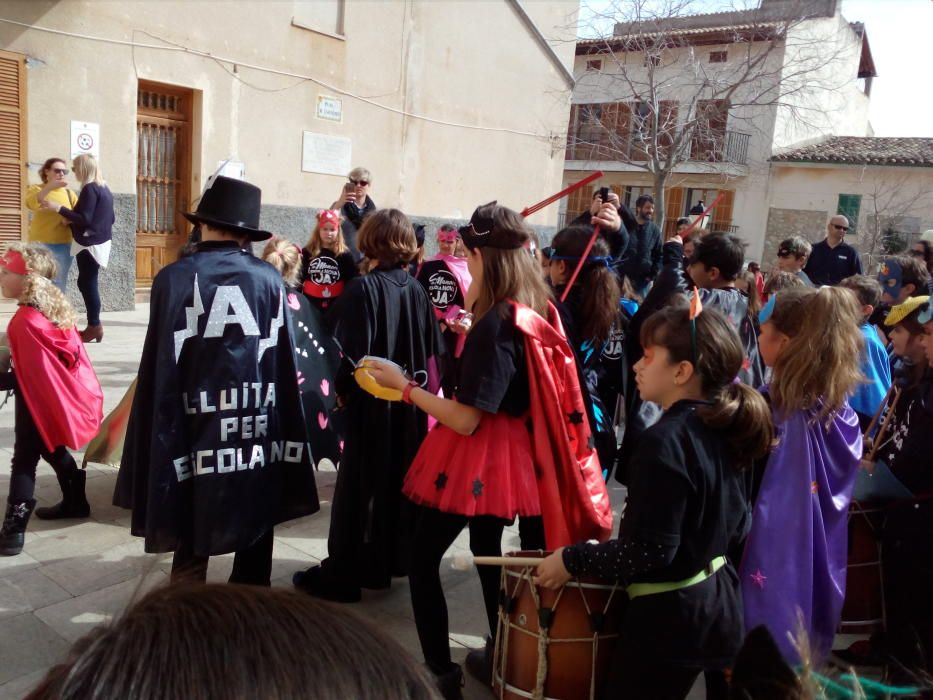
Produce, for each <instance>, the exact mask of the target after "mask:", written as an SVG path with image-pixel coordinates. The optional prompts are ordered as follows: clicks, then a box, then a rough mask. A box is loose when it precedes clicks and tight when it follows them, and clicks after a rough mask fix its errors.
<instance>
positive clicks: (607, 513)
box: [512, 302, 612, 550]
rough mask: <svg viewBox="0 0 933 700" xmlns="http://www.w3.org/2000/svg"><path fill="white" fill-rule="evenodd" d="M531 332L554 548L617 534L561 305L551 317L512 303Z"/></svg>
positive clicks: (529, 358) (545, 506) (548, 534)
mask: <svg viewBox="0 0 933 700" xmlns="http://www.w3.org/2000/svg"><path fill="white" fill-rule="evenodd" d="M512 303H513V306H514V307H515V325H516V326H517V327H518V329H519V330H520V331H522V333H523V334H524V335H525V359H526V362H527V364H528V382H529V386H530V390H531V391H530V394H531V395H530V398H531V420H532V428H533V429H532V452H533V455H534V462H535V465H536V467H537V468H538V469H539V470H540V471H541V478H540V479H538V492H539V496H540V499H541V515H542V517H543V519H544V534H545V539H546V541H547V547H548V549H551V550H553V549H556V548H557V547H563V546H565V545H569V544H573V543H574V542H580V541H583V540H589V539H595V540H599V541H601V542H602V541H605V540H607V539H609V537H610V536H611V535H612V507H611V505H610V504H609V492H608V491H607V490H606V482H605V481H604V480H603V474H602V469H601V468H600V465H599V458H598V457H597V455H596V450H595V449H594V448H593V439H592V433H591V432H590V426H589V423H588V421H587V418H586V408H585V406H584V404H583V393H582V392H581V390H580V382H579V380H578V378H577V367H576V361H575V360H574V356H573V350H571V348H570V345H568V343H567V338H566V334H565V333H564V328H563V325H562V324H561V322H560V316H559V315H558V313H557V309H556V308H554V306H553V305H552V304H548V320H547V321H545V319H543V318H541V316H539V315H538V314H537V313H535V312H534V311H532V310H531V309H530V308H528V307H527V306H523V305H521V304H518V303H515V302H512Z"/></svg>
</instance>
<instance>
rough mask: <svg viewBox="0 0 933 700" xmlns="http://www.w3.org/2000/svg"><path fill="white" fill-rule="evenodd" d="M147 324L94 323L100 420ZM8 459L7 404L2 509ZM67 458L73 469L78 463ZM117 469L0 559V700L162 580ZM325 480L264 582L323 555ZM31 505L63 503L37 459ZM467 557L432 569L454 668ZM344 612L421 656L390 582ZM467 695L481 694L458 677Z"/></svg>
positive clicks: (460, 643)
mask: <svg viewBox="0 0 933 700" xmlns="http://www.w3.org/2000/svg"><path fill="white" fill-rule="evenodd" d="M14 310H15V307H14V306H13V305H12V304H4V305H2V306H0V330H3V329H5V328H6V324H7V322H8V321H9V319H10V316H11V315H12V312H13V311H14ZM148 317H149V307H148V304H139V305H137V308H136V310H135V311H132V312H122V313H108V314H104V319H103V321H104V325H105V328H106V337H105V338H104V342H103V343H101V344H92V345H89V346H88V351H89V353H90V356H91V360H92V362H93V363H94V368H95V369H96V370H97V375H98V377H99V378H100V383H101V385H102V386H103V389H104V402H105V405H104V411H105V413H106V412H109V411H110V410H111V409H113V407H114V406H116V404H117V403H118V402H119V400H120V398H121V397H122V396H123V394H124V392H125V391H126V388H127V387H128V386H129V384H130V382H131V381H132V379H133V377H134V376H135V375H136V370H137V367H138V365H139V357H140V353H141V351H142V343H143V339H144V337H145V333H146V325H147V321H148ZM12 450H13V402H12V400H11V401H10V402H9V403H7V405H6V406H5V407H4V408H3V409H2V410H0V494H2V496H0V497H2V501H3V504H4V505H5V499H6V493H7V489H8V484H9V462H10V458H11V457H12V454H13V453H12ZM76 458H77V459H78V461H79V462H80V459H81V456H80V455H76ZM116 472H117V470H116V469H115V468H113V467H107V466H102V465H94V464H92V465H90V466H89V467H88V480H87V495H88V500H89V501H90V503H91V512H92V514H91V518H90V519H88V520H83V521H64V522H63V521H52V522H49V521H42V520H39V519H37V518H33V519H32V520H31V521H30V523H29V530H28V532H27V535H26V547H25V549H24V551H23V553H22V554H20V555H18V556H15V557H0V700H13V699H14V698H21V697H22V696H23V695H24V694H25V693H26V692H27V691H28V690H29V689H31V688H32V687H33V686H34V685H35V684H36V682H37V681H38V680H39V679H40V678H41V677H42V675H43V674H44V672H45V670H46V669H47V668H48V667H49V666H51V665H53V664H54V663H56V662H57V661H59V660H60V659H62V658H63V656H64V654H65V653H66V651H67V649H68V647H69V645H70V644H71V643H72V642H74V641H75V640H77V639H79V638H80V637H81V636H83V635H84V634H86V633H87V632H88V631H89V630H90V629H92V628H93V627H94V626H95V625H97V624H100V623H101V622H105V621H107V620H109V619H111V618H112V617H113V616H114V615H115V614H119V612H120V611H121V610H123V609H124V608H125V607H126V605H127V602H128V601H130V600H132V599H133V598H134V597H138V596H139V595H140V593H141V591H143V590H146V589H147V588H149V587H151V586H156V585H159V584H161V583H163V582H164V581H165V580H166V578H167V574H168V572H169V570H170V567H171V555H150V554H146V553H145V552H144V551H143V545H142V540H140V539H138V538H135V537H132V536H131V535H130V532H129V521H130V515H129V511H126V510H123V509H121V508H117V507H115V506H113V505H112V504H111V499H112V496H113V486H114V481H115V479H116ZM335 479H336V473H335V472H334V471H332V470H331V471H322V472H319V473H318V489H319V492H320V498H321V511H320V512H319V513H317V514H315V515H313V516H310V517H307V518H303V519H301V520H295V521H292V522H289V523H286V524H285V525H282V526H280V527H278V528H276V531H275V551H274V562H273V566H272V578H273V585H276V586H291V576H292V573H294V572H295V571H296V570H298V569H302V568H306V567H308V566H310V565H311V564H313V563H315V562H317V561H319V560H320V559H322V558H323V557H324V556H326V553H327V529H328V524H329V521H330V499H331V495H332V494H333V490H334V482H335ZM617 486H618V485H617ZM613 496H614V498H613V500H614V501H615V502H619V501H620V500H621V497H622V489H621V487H618V488H617V490H616V491H615V493H614V494H613ZM36 498H37V499H38V501H39V505H52V504H54V503H56V502H58V500H60V498H61V491H60V490H59V487H58V483H57V482H56V480H55V475H54V473H53V472H52V469H51V467H49V465H47V464H46V463H45V462H40V464H39V471H38V483H37V489H36ZM504 547H505V548H506V549H518V536H517V533H516V532H514V531H510V532H509V533H508V534H507V535H506V539H505V542H504ZM468 551H469V550H468V540H467V538H466V533H464V535H461V537H460V539H458V540H457V542H456V543H455V544H454V547H453V548H452V549H451V551H450V552H449V553H448V559H447V560H445V562H444V564H443V569H442V577H443V581H444V589H445V591H446V593H447V600H448V604H449V606H450V632H451V634H450V646H451V651H452V653H453V657H454V660H455V661H462V660H463V657H464V656H465V655H466V652H467V648H468V647H478V646H480V645H481V644H482V636H483V634H484V632H485V630H484V627H485V618H484V616H483V615H482V613H481V611H482V597H481V593H480V588H479V581H478V578H477V576H476V574H475V573H473V572H472V571H457V570H455V569H453V568H452V566H451V563H452V559H453V557H454V556H455V555H456V554H457V553H458V552H463V553H466V552H468ZM232 566H233V556H232V555H229V556H224V557H215V558H214V559H212V560H211V564H210V568H209V570H208V579H210V580H212V581H225V580H226V579H227V577H228V576H229V574H230V569H231V567H232ZM348 607H349V608H352V609H353V610H354V611H355V612H358V613H360V614H362V615H363V616H365V617H366V618H368V619H370V620H372V621H373V622H375V623H376V624H377V625H379V627H381V628H382V629H384V630H386V631H388V632H389V633H391V634H392V635H393V636H394V637H395V638H396V639H397V640H399V641H400V642H401V643H402V645H403V646H405V648H406V649H408V650H409V651H410V652H411V653H412V654H413V655H414V656H415V658H417V659H419V660H420V659H421V654H420V650H419V647H418V637H417V634H416V633H415V624H414V621H413V620H412V613H411V604H410V601H409V597H408V584H407V582H406V581H404V580H396V581H395V583H394V585H393V587H392V589H391V590H390V591H384V592H373V591H366V592H364V599H363V602H362V603H359V604H356V605H351V606H348ZM466 697H467V698H477V699H478V698H487V697H491V694H490V693H488V692H487V691H486V690H485V689H483V688H482V687H480V686H479V685H478V684H476V683H475V682H472V681H471V680H470V679H468V680H467V688H466Z"/></svg>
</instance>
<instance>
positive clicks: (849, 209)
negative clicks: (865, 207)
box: [836, 194, 862, 235]
mask: <svg viewBox="0 0 933 700" xmlns="http://www.w3.org/2000/svg"><path fill="white" fill-rule="evenodd" d="M861 208H862V195H860V194H841V195H839V206H837V207H836V213H837V214H842V215H843V216H844V217H846V218H847V219H848V220H849V235H852V234H854V233H856V229H857V228H858V214H859V210H860V209H861Z"/></svg>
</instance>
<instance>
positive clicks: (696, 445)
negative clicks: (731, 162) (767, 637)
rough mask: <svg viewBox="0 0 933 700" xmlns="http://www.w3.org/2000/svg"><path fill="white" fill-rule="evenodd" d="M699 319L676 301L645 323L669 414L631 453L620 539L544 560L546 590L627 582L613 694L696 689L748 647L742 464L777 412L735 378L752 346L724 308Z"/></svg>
mask: <svg viewBox="0 0 933 700" xmlns="http://www.w3.org/2000/svg"><path fill="white" fill-rule="evenodd" d="M691 315H694V314H691V312H690V311H689V310H688V309H687V308H686V307H685V306H679V305H678V306H669V307H667V308H665V309H662V310H660V311H658V312H656V313H655V314H654V315H652V316H651V318H649V319H648V320H647V321H646V322H645V324H644V325H643V326H642V329H641V343H642V346H643V348H644V356H643V357H642V359H641V360H639V362H638V363H637V364H636V366H635V371H636V381H637V383H638V387H639V390H640V392H641V395H642V398H643V399H644V400H646V401H654V402H657V403H659V404H660V405H661V406H662V408H663V409H664V414H663V415H662V417H661V419H660V420H659V421H658V422H657V423H656V424H655V425H653V426H652V427H650V428H648V429H647V430H646V431H645V432H644V433H643V434H642V435H641V438H640V439H639V441H638V444H637V451H636V453H635V454H634V455H633V456H632V459H631V465H630V470H631V471H630V474H631V482H630V486H629V492H628V500H627V503H626V508H625V512H624V515H623V519H622V523H621V525H620V529H619V536H618V539H615V540H611V541H609V542H606V543H603V544H593V543H588V542H580V543H578V544H575V545H573V546H570V547H564V548H561V549H558V550H557V551H555V552H554V553H553V554H552V555H550V556H549V557H548V558H547V559H546V560H545V561H544V562H543V563H542V564H541V565H540V566H539V567H538V582H539V583H540V585H543V586H545V587H548V588H558V587H560V586H561V585H563V584H564V583H566V582H567V581H568V580H570V578H571V577H574V576H596V577H599V578H601V579H604V580H606V581H614V582H619V583H621V584H622V585H623V586H625V587H626V592H627V594H628V598H629V600H628V603H627V607H626V609H625V612H624V615H623V619H622V627H621V629H620V630H619V632H620V639H619V642H618V645H617V647H616V650H615V652H614V654H615V656H614V662H613V664H612V669H611V672H610V679H609V684H608V687H607V688H606V689H605V692H604V695H603V696H602V697H605V698H616V697H631V698H665V700H668V699H676V698H683V697H686V696H687V694H688V693H689V691H690V688H691V687H692V686H693V683H694V681H695V680H696V677H697V676H698V675H699V674H700V673H701V672H703V671H705V670H707V669H709V670H713V669H724V668H728V667H730V666H731V664H732V661H733V659H734V657H735V654H736V653H737V652H738V650H739V648H740V646H741V644H742V635H743V630H742V602H741V598H740V594H739V580H738V575H737V573H736V568H735V565H734V564H733V562H732V561H731V560H730V558H729V554H730V552H732V551H734V549H735V548H736V546H737V544H738V543H739V542H740V541H741V540H742V539H743V538H744V536H745V534H746V531H747V528H748V525H749V515H750V513H749V508H750V506H749V502H748V498H747V494H746V487H745V479H744V477H743V474H742V470H743V469H744V468H746V467H747V466H749V464H750V462H751V460H753V459H754V458H756V457H759V456H762V455H764V454H765V453H766V452H767V450H768V448H769V447H770V445H771V441H772V431H773V429H772V423H771V414H770V411H769V409H768V406H767V404H766V403H765V401H764V398H762V396H761V395H760V394H759V393H758V392H756V391H755V390H753V389H751V388H750V387H748V386H746V385H744V384H740V383H737V382H735V381H734V379H735V376H736V374H737V373H738V371H739V369H740V368H741V365H742V358H743V351H742V346H741V343H740V341H739V337H738V335H737V334H736V332H735V330H734V329H733V327H732V325H731V323H730V322H729V321H727V320H726V319H725V318H724V317H723V315H722V314H720V313H718V312H717V311H714V310H706V311H703V312H702V313H700V314H699V315H697V316H695V318H694V319H691Z"/></svg>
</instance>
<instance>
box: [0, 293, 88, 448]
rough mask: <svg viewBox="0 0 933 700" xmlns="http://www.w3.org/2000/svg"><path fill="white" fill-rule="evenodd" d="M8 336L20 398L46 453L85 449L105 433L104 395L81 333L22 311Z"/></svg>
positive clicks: (26, 309) (35, 312)
mask: <svg viewBox="0 0 933 700" xmlns="http://www.w3.org/2000/svg"><path fill="white" fill-rule="evenodd" d="M7 337H8V339H9V343H10V352H11V353H12V355H13V368H14V371H15V372H16V381H17V383H18V384H19V389H20V393H21V395H22V397H23V399H25V401H26V405H27V406H29V412H30V413H31V414H32V418H33V420H34V421H35V423H36V428H38V430H39V435H40V436H41V437H42V441H43V442H44V443H45V446H46V448H48V450H50V451H51V450H54V449H55V448H56V447H59V446H60V445H64V446H66V447H70V448H71V449H79V448H80V447H82V446H83V445H85V444H86V443H87V442H88V441H89V440H90V439H91V438H92V437H94V436H95V435H96V434H97V431H98V429H99V428H100V423H101V419H102V418H103V405H104V394H103V392H102V391H101V388H100V382H98V381H97V375H96V374H95V373H94V368H93V367H92V366H91V360H90V359H89V358H88V356H87V352H85V350H84V344H83V343H82V342H81V336H79V335H78V331H77V330H75V329H74V328H71V329H69V330H62V329H61V328H58V327H56V326H55V325H54V324H52V322H51V321H49V320H48V319H47V318H46V317H45V316H44V315H42V313H41V312H40V311H38V310H37V309H34V308H33V307H31V306H20V307H19V309H18V310H17V311H16V313H15V314H14V315H13V318H11V319H10V323H9V326H8V327H7Z"/></svg>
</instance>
